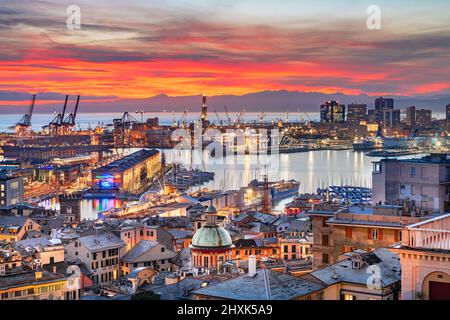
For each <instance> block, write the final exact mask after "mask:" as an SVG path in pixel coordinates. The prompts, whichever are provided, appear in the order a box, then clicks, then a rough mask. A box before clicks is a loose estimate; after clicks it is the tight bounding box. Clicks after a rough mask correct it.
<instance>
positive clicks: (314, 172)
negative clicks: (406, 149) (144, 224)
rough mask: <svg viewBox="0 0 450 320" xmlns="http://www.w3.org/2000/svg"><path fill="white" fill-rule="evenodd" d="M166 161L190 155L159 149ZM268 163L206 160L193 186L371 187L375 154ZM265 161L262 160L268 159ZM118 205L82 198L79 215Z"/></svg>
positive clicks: (311, 155)
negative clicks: (256, 182) (205, 178)
mask: <svg viewBox="0 0 450 320" xmlns="http://www.w3.org/2000/svg"><path fill="white" fill-rule="evenodd" d="M163 152H164V153H165V154H166V159H167V162H169V163H170V162H177V163H183V164H184V165H186V166H188V167H189V166H190V162H191V161H190V159H189V157H188V156H186V155H185V154H180V153H179V152H177V151H174V150H165V151H163ZM268 157H269V158H268V159H269V160H270V161H271V164H270V165H266V166H264V165H260V164H258V163H257V161H256V160H255V159H254V157H253V156H248V155H246V156H243V155H242V156H237V157H236V158H233V159H232V160H234V161H236V163H235V164H234V165H233V164H223V163H209V162H208V161H205V162H204V163H203V165H200V166H196V165H194V166H193V167H194V168H195V167H197V168H199V169H203V170H206V171H212V172H214V173H215V174H216V175H215V179H214V181H211V182H209V183H205V184H203V185H202V186H199V187H195V188H203V187H208V188H213V189H221V190H233V189H234V190H235V189H239V188H241V187H244V186H247V185H248V183H249V182H250V181H251V180H252V179H255V178H256V179H263V176H264V175H265V174H267V175H268V177H269V180H270V181H275V180H280V179H285V180H288V179H295V180H298V181H300V192H301V193H304V192H315V191H316V189H317V188H318V187H325V186H328V185H332V184H347V185H355V186H366V187H371V172H372V161H376V160H378V158H372V157H367V156H366V155H365V154H364V153H362V152H353V151H350V150H344V151H310V152H302V153H290V154H280V155H273V156H268ZM268 162H269V161H264V163H268ZM291 200H292V198H288V199H285V200H284V201H281V202H279V203H278V204H277V206H276V207H275V210H281V209H282V208H283V206H284V204H285V203H287V202H289V201H291ZM42 205H44V206H45V207H47V208H53V209H59V204H58V202H57V200H56V199H50V200H46V201H44V202H43V203H42ZM121 205H122V202H121V201H120V200H113V199H95V200H83V201H82V203H81V216H82V218H83V219H97V218H98V213H99V212H101V211H105V210H108V209H110V208H113V207H115V208H118V207H120V206H121Z"/></svg>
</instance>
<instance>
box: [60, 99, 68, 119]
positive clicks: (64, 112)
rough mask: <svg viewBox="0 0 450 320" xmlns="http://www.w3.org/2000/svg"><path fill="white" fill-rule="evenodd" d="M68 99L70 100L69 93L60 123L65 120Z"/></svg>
mask: <svg viewBox="0 0 450 320" xmlns="http://www.w3.org/2000/svg"><path fill="white" fill-rule="evenodd" d="M67 100H69V95H66V101H65V102H64V108H63V112H62V114H61V117H60V118H59V124H62V122H63V121H64V116H65V115H66V109H67Z"/></svg>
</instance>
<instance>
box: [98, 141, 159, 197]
mask: <svg viewBox="0 0 450 320" xmlns="http://www.w3.org/2000/svg"><path fill="white" fill-rule="evenodd" d="M160 168H161V160H160V154H159V151H158V150H155V149H152V150H147V149H142V150H140V151H137V152H134V153H132V154H130V155H128V156H126V157H123V158H122V159H119V160H117V161H114V162H112V163H110V164H108V165H106V166H103V167H100V168H98V169H95V170H92V188H93V189H96V190H116V191H121V192H126V193H130V194H138V193H140V192H142V191H143V190H144V189H145V188H146V187H147V186H148V184H149V182H150V181H151V179H152V178H153V176H154V175H155V174H156V173H157V172H158V171H159V170H160Z"/></svg>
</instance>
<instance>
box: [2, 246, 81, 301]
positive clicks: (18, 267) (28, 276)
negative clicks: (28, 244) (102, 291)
mask: <svg viewBox="0 0 450 320" xmlns="http://www.w3.org/2000/svg"><path fill="white" fill-rule="evenodd" d="M41 253H42V252H41ZM40 256H41V257H42V255H40ZM44 259H45V258H44ZM42 267H43V265H42V260H41V259H40V258H39V255H35V254H34V252H33V251H31V250H30V249H28V250H24V249H15V248H14V247H13V246H12V244H9V245H8V246H6V247H5V246H3V247H2V248H0V300H78V299H79V297H80V291H79V282H80V277H79V275H78V274H77V273H73V272H72V270H73V269H67V268H66V269H65V270H64V271H63V272H58V271H57V269H56V266H53V267H52V270H51V271H49V270H46V269H45V268H42Z"/></svg>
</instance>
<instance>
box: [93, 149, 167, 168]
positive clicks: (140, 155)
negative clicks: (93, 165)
mask: <svg viewBox="0 0 450 320" xmlns="http://www.w3.org/2000/svg"><path fill="white" fill-rule="evenodd" d="M158 154H159V151H158V150H155V149H151V150H148V149H142V150H139V151H137V152H134V153H132V154H130V155H127V156H126V157H123V158H122V159H119V160H116V161H114V162H111V163H110V164H107V165H106V166H103V167H100V168H98V169H95V171H111V172H122V171H125V170H127V169H130V168H132V167H134V166H135V165H137V164H139V163H141V162H142V161H144V160H146V159H148V158H151V157H153V156H155V155H158Z"/></svg>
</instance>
